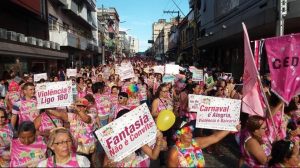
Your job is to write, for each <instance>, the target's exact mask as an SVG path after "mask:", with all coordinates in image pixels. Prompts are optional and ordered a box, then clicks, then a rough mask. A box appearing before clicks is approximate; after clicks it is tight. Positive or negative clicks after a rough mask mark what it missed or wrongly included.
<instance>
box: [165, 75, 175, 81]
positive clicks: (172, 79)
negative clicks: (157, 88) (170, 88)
mask: <svg viewBox="0 0 300 168" xmlns="http://www.w3.org/2000/svg"><path fill="white" fill-rule="evenodd" d="M174 80H175V76H173V75H164V76H163V78H162V82H163V83H174Z"/></svg>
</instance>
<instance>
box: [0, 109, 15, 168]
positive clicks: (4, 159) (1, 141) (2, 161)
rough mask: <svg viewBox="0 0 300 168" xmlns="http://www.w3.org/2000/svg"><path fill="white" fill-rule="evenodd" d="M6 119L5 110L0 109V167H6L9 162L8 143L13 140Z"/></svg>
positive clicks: (11, 131)
mask: <svg viewBox="0 0 300 168" xmlns="http://www.w3.org/2000/svg"><path fill="white" fill-rule="evenodd" d="M7 118H8V116H7V113H6V111H5V109H3V108H0V167H8V166H9V161H10V143H11V141H12V139H13V129H12V126H11V125H10V123H8V121H7Z"/></svg>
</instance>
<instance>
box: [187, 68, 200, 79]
mask: <svg viewBox="0 0 300 168" xmlns="http://www.w3.org/2000/svg"><path fill="white" fill-rule="evenodd" d="M189 70H190V71H191V72H192V73H193V76H192V81H197V82H199V81H203V70H202V69H197V68H195V67H190V68H189Z"/></svg>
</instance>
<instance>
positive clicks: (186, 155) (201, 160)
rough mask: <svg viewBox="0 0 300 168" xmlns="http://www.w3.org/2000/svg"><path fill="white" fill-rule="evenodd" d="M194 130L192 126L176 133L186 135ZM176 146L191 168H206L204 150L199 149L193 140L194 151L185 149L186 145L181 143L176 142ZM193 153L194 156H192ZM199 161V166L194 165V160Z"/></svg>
mask: <svg viewBox="0 0 300 168" xmlns="http://www.w3.org/2000/svg"><path fill="white" fill-rule="evenodd" d="M193 130H194V128H193V127H192V126H189V127H184V128H182V129H180V130H178V131H177V132H176V134H177V135H182V134H185V133H187V132H192V131H193ZM176 146H177V148H178V149H179V152H180V153H182V155H183V156H184V158H185V160H186V161H187V163H188V164H189V167H204V164H205V162H204V157H203V154H202V150H201V148H200V147H199V145H198V144H197V142H196V141H195V140H194V139H193V140H192V148H193V150H192V151H191V150H187V149H186V148H184V144H183V143H181V142H180V141H177V142H176ZM192 153H193V154H192ZM195 159H198V161H197V163H198V164H197V165H195V164H194V160H195Z"/></svg>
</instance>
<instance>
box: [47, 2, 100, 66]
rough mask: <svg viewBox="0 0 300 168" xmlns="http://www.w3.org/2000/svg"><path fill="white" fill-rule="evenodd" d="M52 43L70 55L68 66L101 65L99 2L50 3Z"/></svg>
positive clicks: (50, 35)
mask: <svg viewBox="0 0 300 168" xmlns="http://www.w3.org/2000/svg"><path fill="white" fill-rule="evenodd" d="M48 13H49V16H48V22H49V37H50V40H52V41H54V42H57V43H59V44H60V46H61V50H63V51H65V52H67V53H68V61H67V66H68V67H73V68H74V67H81V66H85V65H98V64H99V63H101V55H100V49H99V46H98V23H97V13H96V1H95V0H81V1H78V0H49V1H48Z"/></svg>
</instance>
